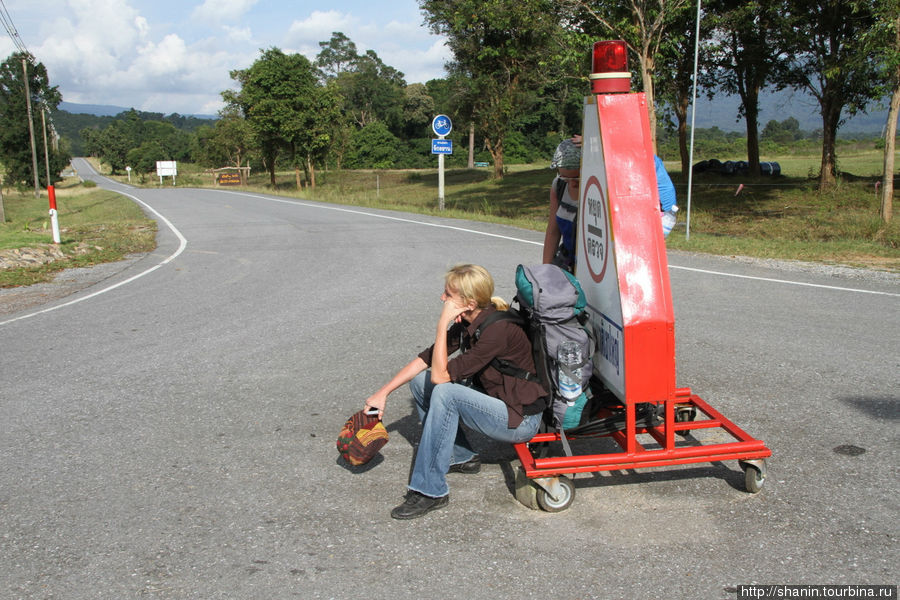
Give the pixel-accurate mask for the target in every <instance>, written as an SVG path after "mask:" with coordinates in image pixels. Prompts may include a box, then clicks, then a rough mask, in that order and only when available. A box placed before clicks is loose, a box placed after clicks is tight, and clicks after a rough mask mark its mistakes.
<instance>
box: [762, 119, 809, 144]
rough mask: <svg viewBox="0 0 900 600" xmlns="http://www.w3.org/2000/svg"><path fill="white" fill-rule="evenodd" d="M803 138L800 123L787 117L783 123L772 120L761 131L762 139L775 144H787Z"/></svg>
mask: <svg viewBox="0 0 900 600" xmlns="http://www.w3.org/2000/svg"><path fill="white" fill-rule="evenodd" d="M802 138H803V132H802V131H800V121H798V120H797V119H795V118H794V117H788V118H787V119H785V120H784V121H780V122H779V121H776V120H774V119H772V120H771V121H769V122H768V123H766V126H765V127H764V128H763V131H762V139H764V140H767V141H772V142H775V143H776V144H789V143H791V142H796V141H797V140H799V139H802Z"/></svg>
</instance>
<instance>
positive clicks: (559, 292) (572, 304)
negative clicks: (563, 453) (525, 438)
mask: <svg viewBox="0 0 900 600" xmlns="http://www.w3.org/2000/svg"><path fill="white" fill-rule="evenodd" d="M514 302H516V303H518V305H519V309H518V310H515V309H512V308H511V309H509V310H508V311H498V312H497V313H494V315H492V317H493V318H492V319H489V320H486V321H485V322H484V323H482V325H481V326H480V327H479V328H478V330H477V331H476V332H475V338H476V340H477V338H478V337H479V335H480V333H481V330H483V329H484V328H485V327H487V326H488V325H490V323H493V322H495V321H497V320H501V319H509V320H515V321H517V322H518V323H519V324H520V325H521V326H522V328H523V329H524V330H525V333H526V334H527V335H528V339H529V340H530V341H531V348H532V354H533V356H534V366H535V369H536V370H537V380H538V381H540V382H541V384H542V385H543V386H544V389H545V390H546V391H547V392H548V408H549V410H548V415H547V416H548V418H547V421H548V422H549V425H551V426H552V427H553V428H554V429H559V431H560V432H562V430H563V423H564V421H565V420H566V411H568V410H570V406H569V404H568V403H567V401H566V399H565V398H564V397H563V396H562V394H561V393H560V391H559V370H560V368H561V365H559V364H558V362H557V359H556V357H557V349H558V348H559V345H560V344H561V343H563V342H564V341H567V340H572V341H575V342H577V343H578V344H579V346H580V347H581V356H582V358H583V360H582V363H581V365H572V366H570V370H569V371H568V373H569V375H570V377H571V376H572V370H574V369H577V368H579V367H580V368H581V388H582V389H583V390H585V392H586V393H589V389H590V386H589V381H590V379H591V374H592V363H591V355H592V353H593V347H592V343H591V338H590V336H589V334H588V330H587V328H586V323H587V313H586V312H585V306H586V304H587V303H586V300H585V297H584V291H583V290H582V289H581V284H580V283H578V280H577V279H575V277H574V276H573V275H572V274H571V273H569V272H568V271H565V270H564V269H561V268H560V267H558V266H556V265H532V266H529V267H526V266H523V265H519V266H518V268H517V269H516V297H515V299H514ZM491 364H492V366H493V367H494V368H496V369H497V370H499V371H501V372H503V373H507V374H509V375H514V376H516V377H521V378H523V379H534V376H533V375H531V374H530V373H527V372H526V371H524V370H522V369H519V368H517V367H515V366H514V365H509V364H504V363H503V361H499V360H498V359H494V362H492V363H491ZM583 405H584V403H583V402H582V403H581V407H583ZM581 407H579V410H580V408H581ZM570 417H571V415H570ZM569 420H571V418H570V419H569ZM574 421H575V424H576V425H577V423H578V416H576V417H575V419H574ZM563 444H564V445H565V446H568V444H567V443H566V442H565V437H564V436H563ZM567 450H568V448H567ZM567 453H568V452H567Z"/></svg>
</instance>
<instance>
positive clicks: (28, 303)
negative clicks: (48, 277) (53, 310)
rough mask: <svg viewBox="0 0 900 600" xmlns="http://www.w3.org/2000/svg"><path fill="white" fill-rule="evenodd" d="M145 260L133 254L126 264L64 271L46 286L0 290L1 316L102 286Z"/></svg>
mask: <svg viewBox="0 0 900 600" xmlns="http://www.w3.org/2000/svg"><path fill="white" fill-rule="evenodd" d="M144 256H146V254H134V255H131V256H129V257H128V258H126V259H125V260H120V261H118V262H114V263H105V264H100V265H95V266H93V267H79V268H76V269H66V270H64V271H60V272H59V273H57V274H56V277H54V278H53V281H50V282H47V283H36V284H34V285H29V286H22V287H14V288H0V315H10V314H13V313H17V312H21V311H23V310H28V309H30V308H35V307H38V306H42V305H44V304H47V303H48V302H52V301H54V300H60V299H62V298H65V297H66V296H69V295H71V294H74V293H75V292H79V291H81V290H83V289H86V288H89V287H91V286H93V285H97V284H99V283H102V282H103V281H106V280H107V279H109V278H110V277H114V276H115V275H118V274H119V273H121V272H122V271H124V270H125V269H127V268H128V267H130V266H131V265H133V264H134V263H136V262H137V261H139V260H140V259H141V258H143V257H144Z"/></svg>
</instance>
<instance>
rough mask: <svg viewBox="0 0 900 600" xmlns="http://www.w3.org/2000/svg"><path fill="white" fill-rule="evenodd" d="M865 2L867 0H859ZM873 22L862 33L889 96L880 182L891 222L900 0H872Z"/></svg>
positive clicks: (899, 104)
mask: <svg viewBox="0 0 900 600" xmlns="http://www.w3.org/2000/svg"><path fill="white" fill-rule="evenodd" d="M859 2H860V3H863V4H865V3H866V2H867V0H859ZM873 12H874V16H875V23H874V25H873V27H872V29H870V30H869V32H868V33H867V34H865V35H864V36H863V43H864V44H865V45H866V46H867V47H868V48H869V52H870V54H871V56H872V58H873V60H874V61H875V63H876V64H878V65H879V67H880V68H881V70H882V72H883V73H884V79H885V87H884V95H885V96H889V97H890V103H889V108H888V115H887V122H886V123H885V128H884V170H883V172H882V182H881V183H882V186H881V209H880V213H881V219H882V220H883V221H884V222H885V223H890V221H891V218H892V216H893V212H894V209H893V199H894V150H895V148H896V141H897V117H898V113H900V4H898V3H897V2H896V0H875V1H874V4H873Z"/></svg>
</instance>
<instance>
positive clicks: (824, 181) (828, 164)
mask: <svg viewBox="0 0 900 600" xmlns="http://www.w3.org/2000/svg"><path fill="white" fill-rule="evenodd" d="M820 104H821V107H822V164H821V167H820V170H819V190H823V189H825V188H827V187H829V186H831V185H834V183H835V181H836V175H837V160H836V154H835V144H836V141H837V129H838V122H839V121H840V118H841V109H842V108H843V107H844V106H843V104H842V103H841V102H840V100H838V99H837V98H835V97H834V94H833V93H832V91H831V90H830V89H828V88H827V87H826V89H825V90H824V91H823V93H822V99H821V100H820Z"/></svg>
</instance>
